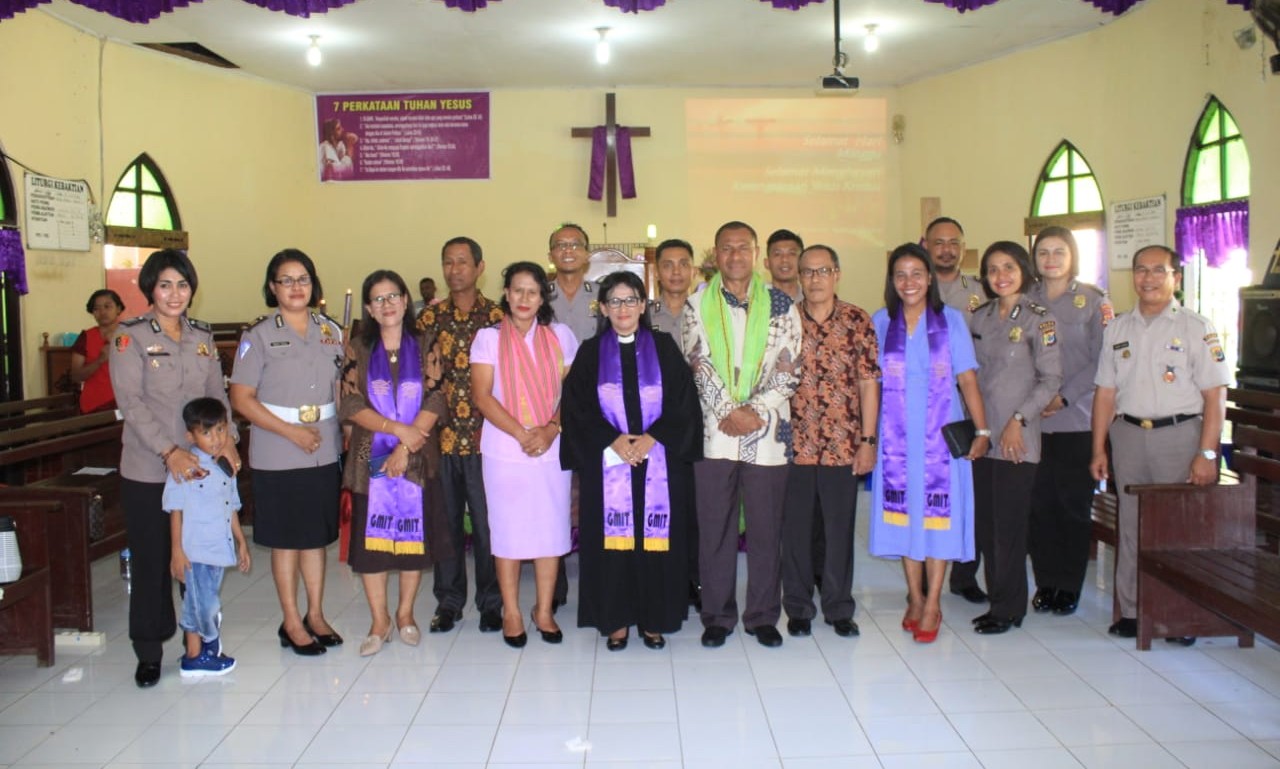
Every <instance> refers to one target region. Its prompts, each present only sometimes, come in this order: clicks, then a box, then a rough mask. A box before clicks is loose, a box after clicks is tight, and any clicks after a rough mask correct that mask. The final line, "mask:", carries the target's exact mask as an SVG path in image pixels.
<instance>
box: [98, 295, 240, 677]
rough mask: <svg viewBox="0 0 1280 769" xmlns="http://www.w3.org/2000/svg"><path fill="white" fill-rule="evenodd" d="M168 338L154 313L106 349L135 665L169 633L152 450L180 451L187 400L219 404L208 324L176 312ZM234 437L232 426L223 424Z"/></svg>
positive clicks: (160, 488) (169, 596)
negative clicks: (118, 417) (117, 417)
mask: <svg viewBox="0 0 1280 769" xmlns="http://www.w3.org/2000/svg"><path fill="white" fill-rule="evenodd" d="M179 323H180V324H181V325H180V327H181V330H182V337H181V339H180V340H178V341H174V340H173V339H172V338H170V337H169V336H168V335H167V334H165V333H164V331H163V330H162V329H161V328H160V321H159V320H157V319H156V316H155V312H154V311H152V312H148V313H147V314H146V315H142V316H141V317H138V318H134V319H132V320H127V321H124V322H123V323H121V324H120V331H119V333H117V334H116V338H115V341H114V343H113V344H112V351H111V367H110V370H111V387H112V389H113V390H114V391H115V394H116V403H117V405H118V406H119V409H120V413H121V414H122V415H123V417H124V431H123V435H122V438H121V444H122V447H121V452H120V475H121V478H122V481H121V484H120V501H121V505H122V507H123V508H124V515H125V528H126V531H127V533H128V538H129V549H130V551H131V552H132V555H133V562H132V569H133V576H132V581H131V586H132V593H131V594H130V596H129V638H130V639H131V640H132V641H133V651H134V654H135V655H136V656H137V658H138V661H139V662H148V663H150V662H160V660H161V657H162V656H163V644H164V642H165V641H167V640H168V639H169V638H171V637H172V636H173V634H174V632H175V631H176V630H177V620H176V618H175V616H174V611H173V582H172V580H171V578H170V576H169V558H170V555H171V550H170V538H169V516H168V515H167V514H166V513H165V512H164V510H163V509H162V507H161V498H162V495H163V493H164V481H165V476H166V474H167V473H168V471H167V470H166V469H165V464H164V460H162V459H161V458H160V455H161V454H163V453H165V452H167V451H168V450H169V449H171V448H173V447H175V446H176V447H178V448H182V449H186V448H188V447H189V446H190V442H189V441H188V440H187V438H186V432H187V428H186V426H185V425H184V424H183V421H182V407H183V406H185V405H186V404H187V402H188V401H190V400H193V399H195V398H201V397H205V396H208V397H210V398H217V399H218V400H220V401H222V404H223V405H224V406H226V407H227V413H228V414H230V412H231V407H230V404H228V403H227V393H226V389H225V388H224V387H223V381H222V366H221V364H219V362H218V351H217V348H216V347H215V345H214V341H213V331H212V329H210V327H209V324H208V323H204V322H201V321H198V320H193V319H191V318H187V317H185V316H184V317H183V318H182V319H181V320H180V321H179ZM228 428H229V432H230V435H231V436H232V438H233V439H234V438H235V436H236V432H235V423H234V422H232V423H231V424H230V425H228Z"/></svg>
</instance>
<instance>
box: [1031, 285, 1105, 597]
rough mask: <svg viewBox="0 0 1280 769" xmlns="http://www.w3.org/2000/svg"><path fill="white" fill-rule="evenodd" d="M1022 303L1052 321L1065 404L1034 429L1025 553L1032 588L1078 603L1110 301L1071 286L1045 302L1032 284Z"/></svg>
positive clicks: (1099, 293)
mask: <svg viewBox="0 0 1280 769" xmlns="http://www.w3.org/2000/svg"><path fill="white" fill-rule="evenodd" d="M1027 296H1028V297H1030V298H1031V300H1032V301H1034V302H1036V303H1038V304H1041V305H1044V306H1045V307H1048V308H1049V312H1050V313H1052V315H1053V317H1054V318H1055V319H1056V320H1057V321H1058V327H1057V331H1058V347H1059V348H1060V349H1061V351H1062V352H1061V355H1062V386H1061V387H1060V388H1059V389H1058V394H1059V395H1061V396H1062V398H1063V400H1064V401H1065V402H1066V404H1065V405H1064V406H1063V407H1062V408H1061V409H1060V410H1059V411H1057V412H1056V413H1054V414H1053V415H1052V416H1050V417H1047V418H1045V419H1044V421H1043V423H1042V424H1041V426H1040V431H1041V436H1040V437H1041V451H1040V464H1039V467H1038V468H1037V470H1036V480H1035V486H1034V487H1033V490H1032V493H1031V528H1030V534H1029V537H1028V540H1027V551H1028V553H1029V554H1030V555H1031V565H1032V569H1033V571H1034V573H1035V579H1036V587H1037V588H1039V589H1043V590H1057V591H1060V592H1064V593H1070V594H1071V595H1072V596H1073V597H1074V598H1075V599H1077V600H1078V598H1079V595H1080V589H1081V587H1082V586H1083V584H1084V574H1085V569H1086V567H1087V566H1088V565H1089V538H1090V534H1091V531H1092V524H1091V521H1090V506H1091V504H1092V502H1093V489H1094V482H1093V476H1092V475H1090V473H1089V460H1090V458H1091V456H1092V438H1091V433H1090V429H1091V425H1090V419H1091V417H1092V413H1093V378H1094V375H1095V374H1096V373H1097V370H1098V353H1099V351H1100V350H1101V349H1102V332H1103V329H1104V328H1105V327H1106V325H1107V323H1108V322H1109V321H1110V320H1111V318H1112V317H1113V314H1114V313H1113V311H1112V309H1111V300H1110V299H1109V298H1108V297H1107V295H1106V293H1105V292H1103V291H1102V289H1100V288H1098V287H1096V286H1092V285H1090V284H1088V283H1081V282H1080V281H1077V280H1073V281H1071V283H1070V284H1068V286H1067V289H1066V291H1064V292H1063V293H1062V294H1060V295H1059V296H1058V297H1057V298H1056V299H1052V300H1051V299H1049V298H1048V296H1047V292H1046V291H1045V288H1044V284H1043V283H1039V282H1037V283H1036V284H1035V285H1034V286H1032V287H1031V290H1030V291H1028V292H1027ZM1075 602H1076V601H1075V600H1072V601H1070V603H1071V604H1074V603H1075Z"/></svg>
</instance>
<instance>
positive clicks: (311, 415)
mask: <svg viewBox="0 0 1280 769" xmlns="http://www.w3.org/2000/svg"><path fill="white" fill-rule="evenodd" d="M298 421H299V422H301V423H302V424H304V425H309V424H311V423H312V422H319V421H320V407H319V406H299V407H298Z"/></svg>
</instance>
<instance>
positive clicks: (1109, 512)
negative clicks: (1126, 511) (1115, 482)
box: [1089, 481, 1120, 559]
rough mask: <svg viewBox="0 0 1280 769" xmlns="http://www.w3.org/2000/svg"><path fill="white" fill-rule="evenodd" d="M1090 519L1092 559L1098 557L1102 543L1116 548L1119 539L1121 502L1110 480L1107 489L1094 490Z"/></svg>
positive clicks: (1090, 554) (1090, 552) (1090, 550)
mask: <svg viewBox="0 0 1280 769" xmlns="http://www.w3.org/2000/svg"><path fill="white" fill-rule="evenodd" d="M1089 520H1090V533H1089V539H1090V540H1091V541H1090V545H1089V556H1090V558H1091V559H1092V558H1097V557H1098V545H1099V544H1100V543H1101V544H1104V545H1111V547H1113V548H1114V547H1115V546H1116V542H1117V541H1118V540H1117V534H1116V532H1117V531H1119V526H1120V503H1119V500H1118V499H1117V498H1116V492H1115V489H1114V488H1112V487H1111V486H1110V482H1109V481H1108V486H1107V490H1106V491H1096V492H1094V494H1093V502H1092V503H1091V504H1090V506H1089Z"/></svg>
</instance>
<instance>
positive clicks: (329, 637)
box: [302, 617, 342, 646]
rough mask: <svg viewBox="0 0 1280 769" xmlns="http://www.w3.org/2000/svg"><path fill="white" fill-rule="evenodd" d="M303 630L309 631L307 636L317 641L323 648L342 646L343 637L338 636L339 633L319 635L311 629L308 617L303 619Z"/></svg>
mask: <svg viewBox="0 0 1280 769" xmlns="http://www.w3.org/2000/svg"><path fill="white" fill-rule="evenodd" d="M302 629H303V630H305V631H307V635H309V636H311V637H312V638H314V639H316V643H318V644H320V645H321V646H341V645H342V636H340V635H338V634H337V633H317V632H316V631H314V630H312V629H311V623H310V622H308V621H307V618H306V617H303V618H302Z"/></svg>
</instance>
